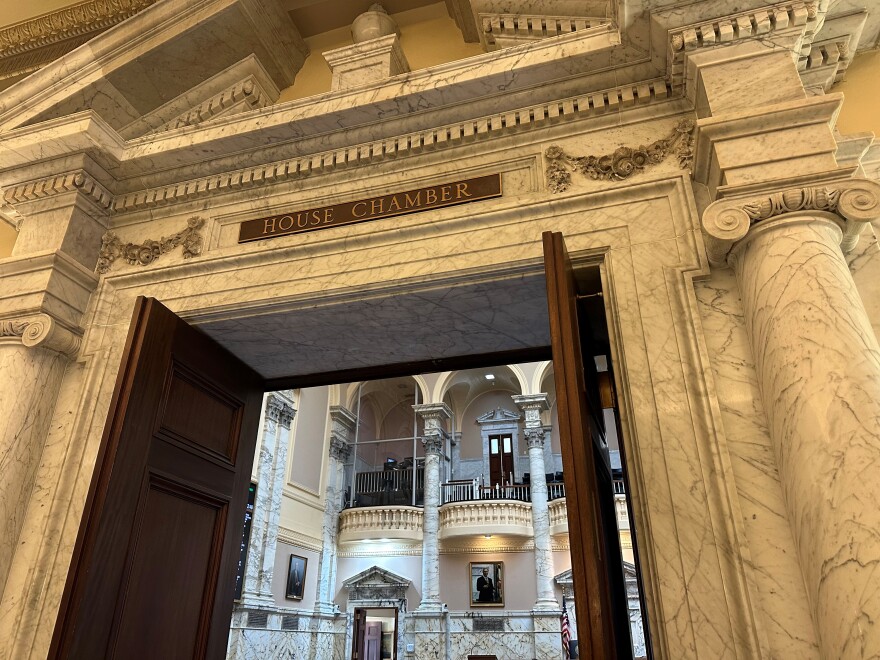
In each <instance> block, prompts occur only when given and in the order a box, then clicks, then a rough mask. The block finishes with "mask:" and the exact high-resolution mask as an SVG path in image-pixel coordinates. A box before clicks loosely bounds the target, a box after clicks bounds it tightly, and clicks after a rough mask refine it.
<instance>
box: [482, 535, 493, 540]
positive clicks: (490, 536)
mask: <svg viewBox="0 0 880 660" xmlns="http://www.w3.org/2000/svg"><path fill="white" fill-rule="evenodd" d="M483 537H485V538H487V539H491V538H492V535H491V534H483Z"/></svg>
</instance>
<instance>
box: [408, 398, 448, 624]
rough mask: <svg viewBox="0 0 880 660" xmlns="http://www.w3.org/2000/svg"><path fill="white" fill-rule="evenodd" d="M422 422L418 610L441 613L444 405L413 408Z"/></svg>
mask: <svg viewBox="0 0 880 660" xmlns="http://www.w3.org/2000/svg"><path fill="white" fill-rule="evenodd" d="M413 409H414V410H415V411H416V412H418V413H419V414H420V415H421V416H422V419H423V420H425V434H424V437H423V438H422V444H423V446H424V448H425V493H424V509H423V518H422V521H423V522H422V536H423V541H422V601H421V602H420V603H419V607H418V609H419V611H422V612H437V613H439V612H442V611H443V604H442V603H441V602H440V460H441V457H442V456H443V444H444V441H445V440H446V438H447V437H448V433H447V431H446V430H445V429H444V428H443V425H444V422H445V421H446V420H448V419H450V418H451V417H452V411H451V410H450V409H449V406H447V405H446V404H445V403H425V404H420V405H416V406H413Z"/></svg>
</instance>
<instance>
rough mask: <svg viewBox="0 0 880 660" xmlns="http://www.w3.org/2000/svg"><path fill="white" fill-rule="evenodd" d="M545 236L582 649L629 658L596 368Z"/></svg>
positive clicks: (566, 273) (553, 237)
mask: <svg viewBox="0 0 880 660" xmlns="http://www.w3.org/2000/svg"><path fill="white" fill-rule="evenodd" d="M542 238H543V241H544V262H545V263H544V267H545V271H546V277H547V303H548V308H549V314H550V343H551V347H552V351H553V370H554V379H555V384H556V396H557V400H556V401H557V410H558V418H559V441H560V444H561V448H562V464H563V469H564V471H565V472H564V474H565V496H566V508H567V511H568V530H569V539H570V543H571V568H572V579H573V582H574V585H573V586H574V592H575V604H576V607H577V612H578V636H579V640H578V642H579V647H580V648H581V649H584V653H585V655H586V656H587V657H590V658H593V660H603V659H609V660H610V659H611V658H617V657H622V658H623V657H631V655H632V648H631V646H630V636H629V621H628V617H627V611H626V599H625V593H624V594H620V593H617V592H619V591H620V588H621V587H622V584H623V576H622V566H621V563H620V550H619V540H618V533H617V528H616V524H615V522H614V519H613V518H612V519H611V524H610V526H609V524H608V518H607V513H608V511H609V505H610V510H611V512H612V513H613V509H614V500H613V492H612V489H611V483H610V470H609V468H608V466H607V459H606V458H605V452H604V450H603V448H602V447H601V442H602V441H601V438H602V435H601V433H600V431H599V428H598V425H597V420H598V417H596V415H594V414H591V410H590V405H589V403H588V402H589V400H590V399H595V398H597V395H598V392H593V393H592V396H588V393H587V383H586V377H585V370H587V368H588V365H589V366H591V367H593V368H594V367H595V365H594V364H593V361H592V355H589V354H584V353H583V352H582V350H581V344H582V341H581V339H582V332H581V327H580V324H579V318H578V301H577V295H578V289H577V284H576V282H575V279H574V270H573V268H572V265H571V260H570V259H569V256H568V252H567V251H566V249H565V242H564V241H563V238H562V234H560V233H556V232H545V233H544V234H543V236H542ZM594 412H597V413H598V412H599V411H598V410H597V411H594ZM606 472H607V473H608V474H607V476H606ZM615 547H616V548H617V552H616V553H615V552H614V548H615ZM612 591H614V592H615V595H614V597H613V599H612ZM621 595H622V596H623V609H622V611H621V609H620V596H621ZM612 600H615V601H617V602H616V603H615V604H616V605H617V607H615V608H612Z"/></svg>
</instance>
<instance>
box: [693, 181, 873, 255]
mask: <svg viewBox="0 0 880 660" xmlns="http://www.w3.org/2000/svg"><path fill="white" fill-rule="evenodd" d="M799 211H820V212H825V213H832V214H834V215H836V216H837V217H838V218H839V219H840V225H841V227H842V229H843V238H842V240H841V243H840V248H841V250H842V251H843V252H844V253H847V252H849V251H850V250H852V249H853V248H854V247H855V245H856V243H857V242H858V240H859V235H860V234H861V232H862V230H863V229H864V227H865V224H866V223H868V222H875V221H877V220H878V219H880V183H877V182H875V181H868V180H865V179H853V180H850V181H844V182H841V183H839V184H837V185H835V186H833V187H821V188H820V187H809V188H792V189H789V190H784V191H781V192H775V193H770V194H768V195H764V196H762V197H757V198H754V199H749V200H743V199H723V200H718V201H716V202H713V203H712V204H710V205H709V206H708V207H707V208H706V210H705V211H704V212H703V219H702V220H703V230H704V232H705V235H706V252H707V254H708V257H709V263H711V264H712V265H713V266H722V265H725V264H726V262H727V255H728V254H729V253H730V250H731V248H732V247H733V245H734V244H735V243H736V242H737V241H740V240H742V239H743V238H745V236H746V235H747V234H748V232H749V229H750V228H751V227H753V226H754V225H756V224H758V223H762V222H766V221H768V220H771V219H773V218H776V217H778V216H781V215H785V214H789V213H797V212H799Z"/></svg>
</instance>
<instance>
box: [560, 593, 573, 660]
mask: <svg viewBox="0 0 880 660" xmlns="http://www.w3.org/2000/svg"><path fill="white" fill-rule="evenodd" d="M570 641H571V626H570V625H569V623H568V610H566V609H565V596H563V597H562V653H563V655H564V657H565V660H569V659H570V658H571V652H570V651H569V648H568V646H569V642H570Z"/></svg>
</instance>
